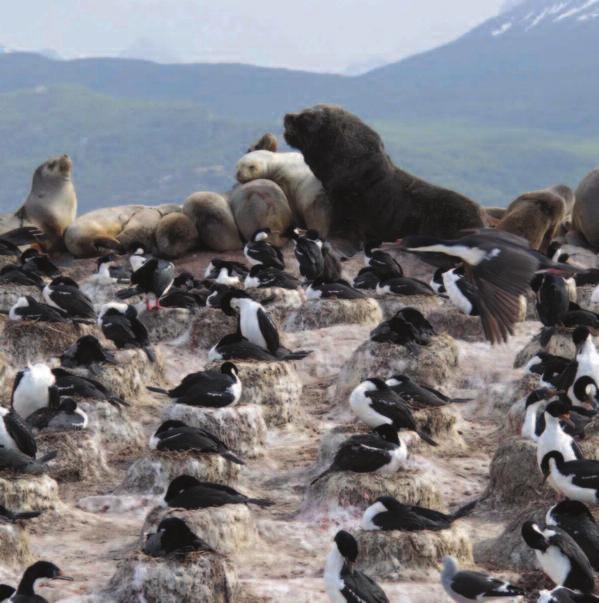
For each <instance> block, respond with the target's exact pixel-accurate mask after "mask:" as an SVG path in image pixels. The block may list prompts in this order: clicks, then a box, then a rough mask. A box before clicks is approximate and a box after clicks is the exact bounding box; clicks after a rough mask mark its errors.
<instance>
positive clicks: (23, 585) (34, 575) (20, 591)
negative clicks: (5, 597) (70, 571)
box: [10, 561, 73, 603]
mask: <svg viewBox="0 0 599 603" xmlns="http://www.w3.org/2000/svg"><path fill="white" fill-rule="evenodd" d="M42 579H44V580H68V581H72V580H73V578H70V577H69V576H65V575H64V574H63V573H62V571H61V570H60V568H58V567H57V566H56V565H54V563H51V562H50V561H36V562H35V563H34V564H33V565H30V566H29V567H28V568H27V569H26V570H25V573H24V574H23V577H22V578H21V582H19V586H18V588H17V590H16V592H15V594H13V595H12V598H11V599H10V602H11V603H48V601H47V599H44V598H43V597H41V596H40V595H36V594H35V583H36V582H37V581H38V580H42Z"/></svg>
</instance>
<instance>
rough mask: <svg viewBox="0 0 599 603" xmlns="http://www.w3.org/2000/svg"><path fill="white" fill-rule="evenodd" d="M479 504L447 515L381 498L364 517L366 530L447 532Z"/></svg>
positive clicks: (388, 497)
mask: <svg viewBox="0 0 599 603" xmlns="http://www.w3.org/2000/svg"><path fill="white" fill-rule="evenodd" d="M477 502H478V501H473V502H470V503H468V504H466V505H464V506H463V507H461V508H459V509H458V510H457V511H456V512H455V513H451V514H449V515H448V514H447V513H441V512H440V511H434V510H433V509H427V508H425V507H418V506H415V505H404V504H403V503H400V502H399V501H398V500H397V499H396V498H393V496H380V497H379V498H377V499H376V501H375V503H374V504H372V505H370V507H368V508H367V509H366V511H364V514H363V515H362V523H361V527H362V529H363V530H368V531H371V530H383V531H392V530H399V531H402V532H419V531H421V530H433V531H439V530H447V529H448V528H450V527H451V525H452V524H453V522H454V521H456V520H458V519H460V518H462V517H466V516H467V515H469V514H470V513H472V511H474V508H475V507H476V503H477Z"/></svg>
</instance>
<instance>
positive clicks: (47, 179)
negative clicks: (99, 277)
mask: <svg viewBox="0 0 599 603" xmlns="http://www.w3.org/2000/svg"><path fill="white" fill-rule="evenodd" d="M72 170H73V162H72V161H71V158H70V157H69V156H68V155H62V156H60V157H53V158H52V159H48V161H46V162H45V163H42V165H40V166H39V167H38V168H37V169H36V170H35V172H34V173H33V180H32V183H31V192H30V193H29V196H28V197H27V200H26V201H25V203H24V205H23V207H22V208H21V209H20V210H19V211H18V212H17V216H18V217H19V218H21V220H24V219H28V220H30V221H31V222H32V223H33V224H35V225H36V226H39V228H40V229H41V230H42V231H43V232H44V234H45V235H46V237H47V239H48V249H49V250H51V251H56V250H60V249H63V248H64V243H63V235H64V232H65V230H66V229H67V228H68V227H69V225H70V224H71V223H72V222H73V220H74V219H75V216H76V215H77V194H76V193H75V186H74V184H73V180H72Z"/></svg>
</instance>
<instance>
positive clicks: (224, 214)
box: [183, 191, 242, 251]
mask: <svg viewBox="0 0 599 603" xmlns="http://www.w3.org/2000/svg"><path fill="white" fill-rule="evenodd" d="M183 213H184V214H185V215H186V216H188V217H189V218H190V219H191V222H192V223H193V224H194V225H195V228H196V230H197V234H198V236H199V240H200V243H201V244H203V245H204V246H206V247H207V248H208V249H212V250H213V251H233V250H235V249H241V247H242V244H241V238H240V236H239V230H238V228H237V224H236V223H235V217H234V216H233V211H232V209H231V206H230V204H229V200H228V199H227V198H226V197H225V196H223V195H219V194H218V193H210V192H206V191H204V192H198V193H193V195H190V196H189V197H187V199H185V202H184V203H183Z"/></svg>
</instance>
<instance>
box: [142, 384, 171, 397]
mask: <svg viewBox="0 0 599 603" xmlns="http://www.w3.org/2000/svg"><path fill="white" fill-rule="evenodd" d="M146 389H147V390H148V391H150V392H154V393H156V394H164V395H165V396H168V390H166V389H164V388H162V387H153V386H152V385H146Z"/></svg>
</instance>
